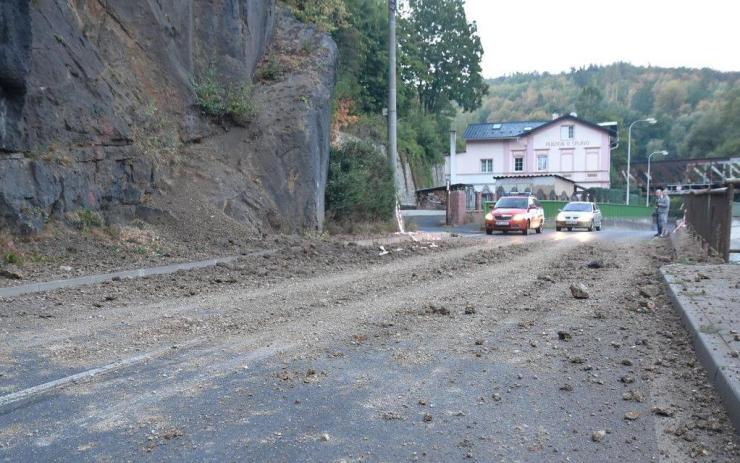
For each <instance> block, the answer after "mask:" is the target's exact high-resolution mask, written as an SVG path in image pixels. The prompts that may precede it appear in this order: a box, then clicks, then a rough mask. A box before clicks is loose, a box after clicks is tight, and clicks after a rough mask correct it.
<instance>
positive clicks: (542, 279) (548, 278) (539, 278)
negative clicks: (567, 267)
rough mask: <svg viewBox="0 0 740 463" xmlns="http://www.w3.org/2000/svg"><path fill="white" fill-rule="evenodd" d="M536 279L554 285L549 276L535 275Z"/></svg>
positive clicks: (552, 279)
mask: <svg viewBox="0 0 740 463" xmlns="http://www.w3.org/2000/svg"><path fill="white" fill-rule="evenodd" d="M537 279H538V280H540V281H549V282H550V283H555V279H554V278H553V277H551V276H549V275H537Z"/></svg>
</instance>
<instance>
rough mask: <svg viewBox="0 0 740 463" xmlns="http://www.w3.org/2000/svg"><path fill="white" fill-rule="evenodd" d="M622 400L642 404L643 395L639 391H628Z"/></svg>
mask: <svg viewBox="0 0 740 463" xmlns="http://www.w3.org/2000/svg"><path fill="white" fill-rule="evenodd" d="M622 400H627V401H630V402H642V394H640V392H638V391H632V390H630V391H627V392H625V393H624V394H622Z"/></svg>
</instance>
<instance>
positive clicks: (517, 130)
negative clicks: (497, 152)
mask: <svg viewBox="0 0 740 463" xmlns="http://www.w3.org/2000/svg"><path fill="white" fill-rule="evenodd" d="M565 120H571V121H575V122H578V123H581V124H584V125H587V126H589V127H591V128H593V129H596V130H601V131H603V132H607V133H608V134H609V135H614V131H613V130H609V129H607V128H605V127H602V126H600V125H598V124H594V123H593V122H590V121H587V120H585V119H580V118H578V117H576V116H573V115H571V114H565V115H563V116H560V117H558V118H556V119H553V120H551V121H520V122H488V123H485V124H470V125H469V126H468V128H467V129H465V140H466V141H477V140H502V139H509V138H518V137H521V136H523V135H525V134H527V135H528V134H530V133H532V132H536V131H538V130H540V129H543V128H545V127H549V126H551V125H554V124H559V123H561V122H563V121H565Z"/></svg>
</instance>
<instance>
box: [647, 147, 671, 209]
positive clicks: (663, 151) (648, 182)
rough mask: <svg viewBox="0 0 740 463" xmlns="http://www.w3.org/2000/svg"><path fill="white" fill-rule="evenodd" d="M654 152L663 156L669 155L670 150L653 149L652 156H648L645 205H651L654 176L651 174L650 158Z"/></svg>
mask: <svg viewBox="0 0 740 463" xmlns="http://www.w3.org/2000/svg"><path fill="white" fill-rule="evenodd" d="M653 154H660V155H663V156H668V151H665V150H662V151H653V152H652V153H650V156H648V171H647V191H646V193H645V207H650V179H652V177H651V176H650V158H652V157H653Z"/></svg>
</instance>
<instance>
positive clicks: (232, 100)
mask: <svg viewBox="0 0 740 463" xmlns="http://www.w3.org/2000/svg"><path fill="white" fill-rule="evenodd" d="M222 80H223V79H222V78H221V76H220V75H219V74H218V71H216V68H215V67H213V66H209V68H208V69H207V70H206V72H205V74H204V75H203V77H202V79H200V80H196V79H193V82H192V84H193V89H194V90H195V103H196V104H197V105H198V107H200V109H201V110H202V111H203V112H204V113H206V114H207V115H209V116H211V117H214V118H216V119H218V120H219V122H220V121H223V119H224V118H225V117H228V118H229V119H231V121H232V122H234V123H235V124H237V125H242V126H243V125H246V124H247V123H248V122H249V121H250V120H252V117H253V116H254V113H255V108H254V103H253V101H252V90H253V88H252V85H251V83H243V84H241V85H238V86H233V85H224V84H223V83H222Z"/></svg>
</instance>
